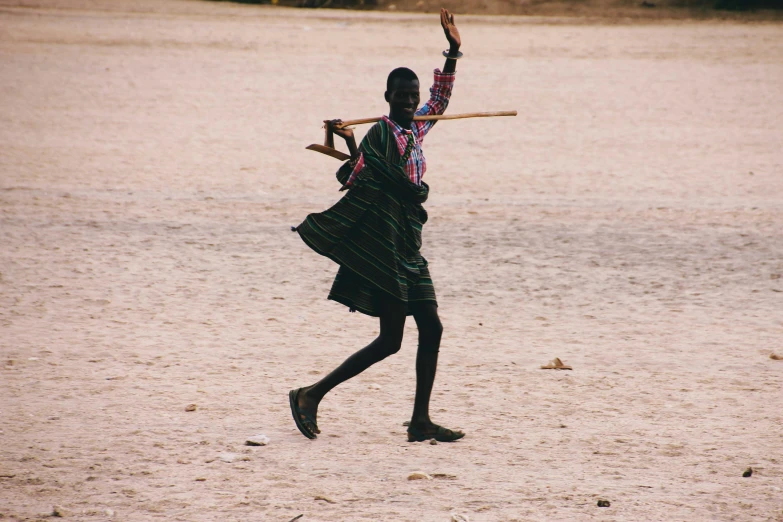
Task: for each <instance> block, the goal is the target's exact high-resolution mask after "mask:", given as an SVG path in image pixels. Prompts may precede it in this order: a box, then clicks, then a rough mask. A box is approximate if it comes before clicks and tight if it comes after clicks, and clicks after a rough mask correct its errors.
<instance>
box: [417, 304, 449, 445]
mask: <svg viewBox="0 0 783 522" xmlns="http://www.w3.org/2000/svg"><path fill="white" fill-rule="evenodd" d="M412 311H413V318H414V319H415V320H416V326H418V328H419V351H418V352H417V354H416V398H415V399H414V403H413V415H412V416H411V422H410V426H409V430H408V431H409V433H415V434H416V435H417V437H416V438H421V437H424V438H434V437H435V435H436V434H438V430H439V428H440V427H439V426H438V425H436V424H435V423H433V422H432V420H431V419H430V396H431V395H432V385H433V384H434V382H435V373H436V371H437V368H438V352H439V350H440V339H441V335H442V334H443V326H442V325H441V322H440V318H439V317H438V307H437V305H434V304H429V303H426V304H417V305H414V307H413V310H412ZM440 429H441V435H440V437H442V438H445V439H453V440H456V439H457V438H460V437H461V436H462V434H461V432H455V431H451V430H446V429H444V428H440Z"/></svg>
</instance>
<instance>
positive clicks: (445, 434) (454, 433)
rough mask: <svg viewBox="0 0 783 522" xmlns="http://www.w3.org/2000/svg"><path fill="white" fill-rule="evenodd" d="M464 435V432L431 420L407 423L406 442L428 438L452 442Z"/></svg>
mask: <svg viewBox="0 0 783 522" xmlns="http://www.w3.org/2000/svg"><path fill="white" fill-rule="evenodd" d="M464 436H465V434H464V433H463V432H461V431H459V430H450V429H448V428H444V427H443V426H438V425H437V424H435V423H433V422H431V421H429V422H422V423H414V422H411V423H409V424H408V442H421V441H424V440H429V439H435V440H437V441H438V442H454V441H455V440H459V439H461V438H462V437H464Z"/></svg>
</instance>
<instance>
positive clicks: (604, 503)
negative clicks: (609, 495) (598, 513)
mask: <svg viewBox="0 0 783 522" xmlns="http://www.w3.org/2000/svg"><path fill="white" fill-rule="evenodd" d="M611 505H612V504H610V503H609V501H608V500H599V501H598V507H609V506H611Z"/></svg>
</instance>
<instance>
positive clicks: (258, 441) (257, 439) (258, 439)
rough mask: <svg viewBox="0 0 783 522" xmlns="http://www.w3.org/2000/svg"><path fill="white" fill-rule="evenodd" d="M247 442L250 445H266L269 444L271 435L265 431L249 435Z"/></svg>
mask: <svg viewBox="0 0 783 522" xmlns="http://www.w3.org/2000/svg"><path fill="white" fill-rule="evenodd" d="M245 444H247V445H248V446H266V445H267V444H269V437H267V436H266V435H264V434H263V433H259V434H258V435H254V436H252V437H249V438H248V439H247V440H246V441H245Z"/></svg>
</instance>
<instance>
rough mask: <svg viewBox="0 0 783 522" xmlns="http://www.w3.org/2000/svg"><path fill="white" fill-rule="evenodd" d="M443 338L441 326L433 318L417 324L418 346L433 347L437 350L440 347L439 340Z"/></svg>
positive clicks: (436, 318)
mask: <svg viewBox="0 0 783 522" xmlns="http://www.w3.org/2000/svg"><path fill="white" fill-rule="evenodd" d="M442 336H443V324H442V323H441V322H440V319H439V318H438V317H437V316H435V317H433V318H428V319H427V320H426V321H422V322H421V323H419V345H421V346H425V345H426V346H428V347H433V348H434V349H435V350H437V349H438V348H439V347H440V339H441V337H442Z"/></svg>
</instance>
